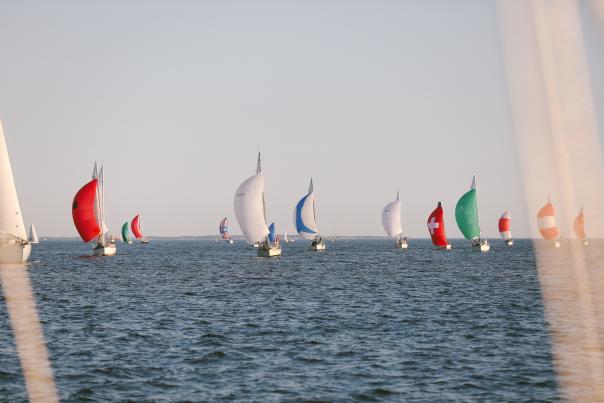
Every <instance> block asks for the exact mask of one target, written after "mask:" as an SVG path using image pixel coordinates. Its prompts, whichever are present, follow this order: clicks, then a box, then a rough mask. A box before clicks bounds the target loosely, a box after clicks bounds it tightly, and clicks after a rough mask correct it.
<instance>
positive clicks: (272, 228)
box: [268, 223, 277, 242]
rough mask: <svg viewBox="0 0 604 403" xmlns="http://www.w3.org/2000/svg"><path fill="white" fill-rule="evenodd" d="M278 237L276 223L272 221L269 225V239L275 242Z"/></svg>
mask: <svg viewBox="0 0 604 403" xmlns="http://www.w3.org/2000/svg"><path fill="white" fill-rule="evenodd" d="M276 239H277V231H276V230H275V223H272V224H271V225H269V226H268V240H269V241H270V242H275V240H276Z"/></svg>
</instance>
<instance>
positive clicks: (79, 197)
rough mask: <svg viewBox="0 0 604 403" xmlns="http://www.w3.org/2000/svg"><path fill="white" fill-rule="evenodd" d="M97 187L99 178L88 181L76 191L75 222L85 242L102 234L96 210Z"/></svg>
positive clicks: (72, 211)
mask: <svg viewBox="0 0 604 403" xmlns="http://www.w3.org/2000/svg"><path fill="white" fill-rule="evenodd" d="M97 187H98V180H97V179H93V180H91V181H90V182H88V183H87V184H86V185H84V187H82V188H81V189H80V190H79V191H78V193H76V195H75V197H74V198H73V204H72V206H71V214H72V216H73V223H74V224H75V227H76V229H77V230H78V233H79V234H80V237H82V241H84V242H90V241H92V240H93V239H94V238H96V237H97V236H99V235H100V234H101V226H100V225H99V223H98V221H97V219H96V214H95V211H94V201H95V198H96V192H97Z"/></svg>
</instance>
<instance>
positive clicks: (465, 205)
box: [455, 175, 491, 252]
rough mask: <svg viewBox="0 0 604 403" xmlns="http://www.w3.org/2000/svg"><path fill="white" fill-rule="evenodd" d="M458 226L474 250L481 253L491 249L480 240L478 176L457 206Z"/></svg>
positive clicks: (484, 241)
mask: <svg viewBox="0 0 604 403" xmlns="http://www.w3.org/2000/svg"><path fill="white" fill-rule="evenodd" d="M455 220H456V221H457V226H458V227H459V230H460V231H461V233H462V234H463V236H464V237H465V238H466V239H471V240H472V248H473V249H475V250H479V251H481V252H488V251H489V249H491V246H490V245H489V242H488V241H486V240H482V239H481V238H480V223H479V220H478V201H477V198H476V175H474V177H473V178H472V186H471V187H470V190H468V191H467V192H466V193H464V195H463V196H461V198H460V199H459V201H458V202H457V205H456V206H455Z"/></svg>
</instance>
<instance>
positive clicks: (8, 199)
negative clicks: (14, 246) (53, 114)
mask: <svg viewBox="0 0 604 403" xmlns="http://www.w3.org/2000/svg"><path fill="white" fill-rule="evenodd" d="M0 238H18V239H22V240H24V241H26V240H27V234H26V233H25V224H23V217H22V216H21V207H20V206H19V199H18V198H17V189H16V188H15V180H14V179H13V171H12V169H11V166H10V160H9V158H8V150H7V148H6V140H5V139H4V130H3V129H2V122H0Z"/></svg>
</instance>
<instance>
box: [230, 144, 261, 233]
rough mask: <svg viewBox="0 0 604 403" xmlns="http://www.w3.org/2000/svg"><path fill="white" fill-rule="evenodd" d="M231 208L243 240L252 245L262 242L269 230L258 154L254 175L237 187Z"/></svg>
mask: <svg viewBox="0 0 604 403" xmlns="http://www.w3.org/2000/svg"><path fill="white" fill-rule="evenodd" d="M233 207H234V209H235V216H236V218H237V222H238V223H239V227H240V228H241V231H242V232H243V237H244V238H245V240H246V241H247V242H248V243H252V244H253V243H257V242H262V241H264V239H265V238H266V236H267V235H268V233H269V230H268V227H267V224H266V218H265V211H264V175H262V166H261V160H260V153H258V165H257V168H256V174H255V175H253V176H251V177H249V178H248V179H246V180H245V181H244V182H243V183H242V184H241V185H239V187H238V188H237V191H236V192H235V197H234V199H233Z"/></svg>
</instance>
